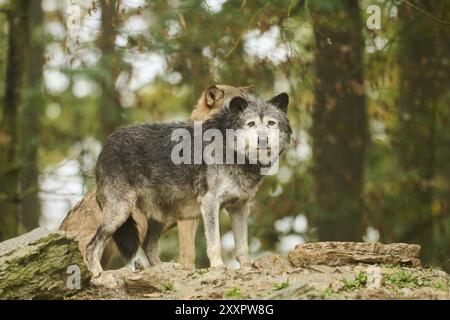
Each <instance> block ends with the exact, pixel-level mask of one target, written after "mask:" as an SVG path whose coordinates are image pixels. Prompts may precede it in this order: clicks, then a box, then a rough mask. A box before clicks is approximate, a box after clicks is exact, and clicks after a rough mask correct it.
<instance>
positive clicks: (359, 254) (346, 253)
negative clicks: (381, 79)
mask: <svg viewBox="0 0 450 320" xmlns="http://www.w3.org/2000/svg"><path fill="white" fill-rule="evenodd" d="M419 255H420V246H419V245H416V244H406V243H393V244H381V243H364V242H315V243H304V244H299V245H297V246H295V249H293V250H290V251H289V253H288V257H289V260H290V261H291V263H292V264H293V265H294V266H297V267H301V266H304V265H309V264H324V265H329V266H343V265H348V264H358V263H364V264H399V265H402V266H411V267H420V265H421V264H420V259H419Z"/></svg>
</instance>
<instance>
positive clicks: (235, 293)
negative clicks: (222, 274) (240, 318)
mask: <svg viewBox="0 0 450 320" xmlns="http://www.w3.org/2000/svg"><path fill="white" fill-rule="evenodd" d="M225 297H228V298H242V294H241V289H239V288H238V287H233V288H231V289H229V290H228V291H226V292H225Z"/></svg>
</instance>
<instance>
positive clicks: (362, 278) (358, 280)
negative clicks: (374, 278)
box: [342, 271, 367, 290]
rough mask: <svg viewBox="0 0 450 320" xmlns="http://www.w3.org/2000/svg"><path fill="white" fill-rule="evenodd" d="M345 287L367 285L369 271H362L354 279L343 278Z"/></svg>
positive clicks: (352, 288) (351, 287)
mask: <svg viewBox="0 0 450 320" xmlns="http://www.w3.org/2000/svg"><path fill="white" fill-rule="evenodd" d="M342 281H343V282H344V285H345V288H346V289H350V290H356V289H359V288H362V287H365V286H366V284H367V273H365V272H364V271H360V272H359V273H358V274H357V275H356V277H355V278H354V279H351V280H348V279H345V278H344V279H343V280H342Z"/></svg>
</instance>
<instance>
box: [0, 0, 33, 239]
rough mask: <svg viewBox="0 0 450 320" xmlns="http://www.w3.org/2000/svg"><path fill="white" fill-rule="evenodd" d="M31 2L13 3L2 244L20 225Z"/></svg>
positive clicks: (1, 174) (0, 151)
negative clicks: (21, 113)
mask: <svg viewBox="0 0 450 320" xmlns="http://www.w3.org/2000/svg"><path fill="white" fill-rule="evenodd" d="M29 4H30V1H28V0H16V1H12V2H11V12H10V13H9V17H8V54H7V66H6V77H5V79H6V84H5V97H4V108H3V112H2V122H1V123H0V129H1V131H2V132H3V134H5V135H6V137H7V141H6V143H4V144H0V241H1V240H4V239H8V238H11V237H14V236H16V235H17V233H18V225H19V194H18V193H19V180H20V174H19V173H20V163H19V160H20V159H19V110H20V105H21V99H22V90H23V83H24V76H25V72H26V63H27V58H28V52H29V48H27V45H28V43H29V40H28V39H29V31H28V15H27V12H28V6H29Z"/></svg>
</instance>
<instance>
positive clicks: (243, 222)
mask: <svg viewBox="0 0 450 320" xmlns="http://www.w3.org/2000/svg"><path fill="white" fill-rule="evenodd" d="M249 211H250V210H249V206H248V204H246V205H245V206H244V207H242V208H239V209H233V210H229V213H230V220H231V229H232V231H233V236H234V243H235V246H236V259H237V260H238V261H239V264H240V266H241V268H242V267H243V266H247V265H249V264H250V256H249V253H248V234H247V217H248V214H249Z"/></svg>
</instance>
